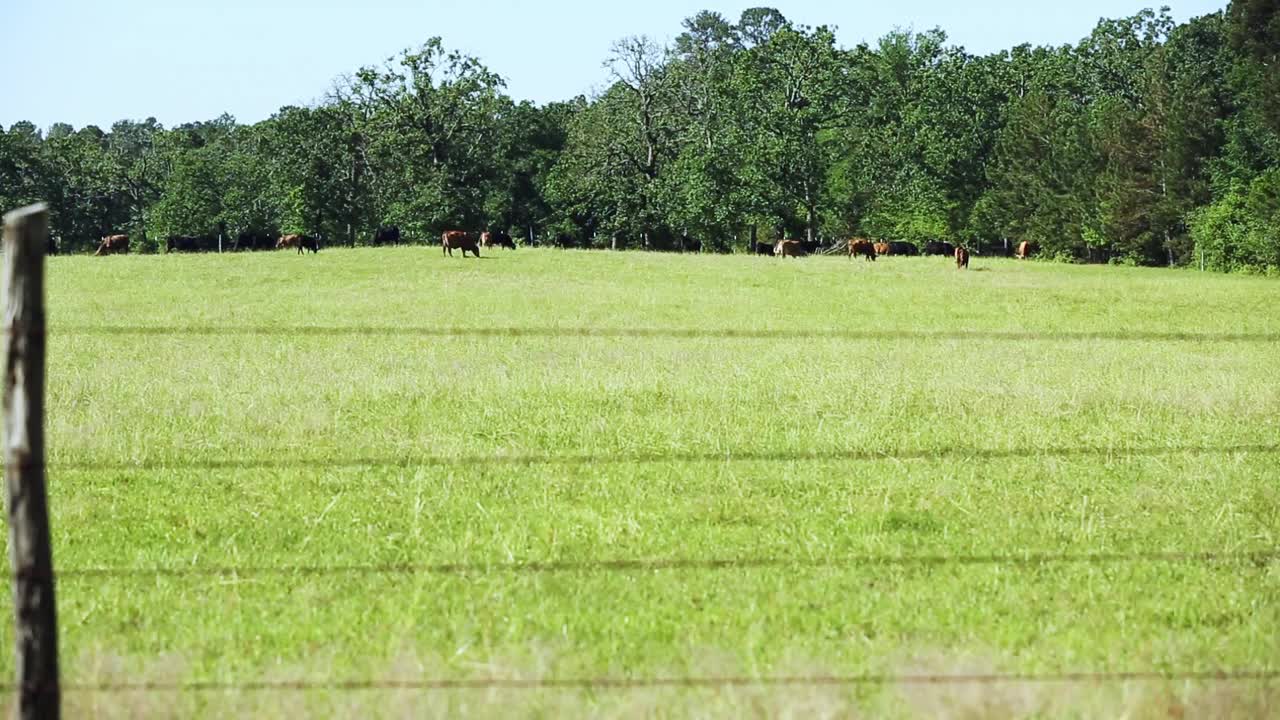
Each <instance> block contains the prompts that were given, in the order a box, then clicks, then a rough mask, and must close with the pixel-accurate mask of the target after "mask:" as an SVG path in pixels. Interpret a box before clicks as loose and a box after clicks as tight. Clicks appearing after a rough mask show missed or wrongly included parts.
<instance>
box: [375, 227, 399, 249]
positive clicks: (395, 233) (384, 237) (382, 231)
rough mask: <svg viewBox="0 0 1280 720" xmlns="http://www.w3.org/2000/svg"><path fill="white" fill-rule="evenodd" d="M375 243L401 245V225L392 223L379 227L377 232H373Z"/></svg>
mask: <svg viewBox="0 0 1280 720" xmlns="http://www.w3.org/2000/svg"><path fill="white" fill-rule="evenodd" d="M373 244H374V245H399V244H400V227H399V226H397V225H390V226H386V227H381V226H380V227H379V228H378V230H377V232H375V233H374V234H373Z"/></svg>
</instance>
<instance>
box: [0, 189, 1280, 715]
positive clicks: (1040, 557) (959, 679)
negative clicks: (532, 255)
mask: <svg viewBox="0 0 1280 720" xmlns="http://www.w3.org/2000/svg"><path fill="white" fill-rule="evenodd" d="M43 212H45V211H44V210H41V209H35V210H33V209H24V210H23V211H18V212H16V213H14V214H12V216H6V217H5V248H4V249H5V253H6V255H7V258H6V268H7V275H6V279H7V280H8V281H9V282H10V285H11V286H12V285H13V281H14V278H31V277H36V278H39V279H40V280H39V282H36V283H35V285H36V286H38V287H39V288H40V290H41V294H40V295H39V297H38V298H36V297H35V296H31V297H28V298H26V299H25V300H23V301H22V302H20V303H19V304H20V305H21V304H23V303H30V302H33V301H38V313H37V315H38V318H39V319H38V321H35V322H33V321H30V320H24V317H25V316H23V315H22V314H21V313H20V312H15V308H14V303H15V300H14V296H13V294H12V293H11V294H10V295H9V306H8V308H7V312H6V319H7V328H6V329H7V331H8V332H7V341H8V346H7V348H6V357H7V361H8V363H9V372H8V373H7V375H6V385H5V400H6V407H5V413H6V414H5V417H6V419H7V421H8V424H7V427H6V465H5V474H6V479H7V482H8V485H9V495H8V500H9V513H10V515H9V517H10V534H11V538H10V542H11V547H12V546H14V543H15V542H16V543H17V545H18V546H21V547H38V546H39V541H38V540H39V539H38V538H36V543H35V545H34V546H33V545H31V544H30V543H28V542H26V541H23V540H22V538H23V537H25V535H24V533H27V532H29V531H30V530H31V528H30V527H29V523H28V522H27V521H26V520H25V519H23V518H19V517H18V515H17V514H15V513H20V512H29V511H30V510H31V509H32V508H31V506H30V504H29V503H27V502H25V500H26V498H28V497H30V494H31V493H32V492H33V490H32V488H33V487H34V486H32V485H30V483H34V482H38V485H39V487H38V488H35V490H36V491H38V493H37V494H39V495H40V496H41V497H42V496H43V493H44V477H45V473H46V471H48V470H54V471H58V470H64V471H68V472H109V471H121V470H156V469H194V470H219V469H240V470H253V469H264V468H295V467H335V466H337V467H358V466H368V465H393V466H394V465H401V466H403V465H416V466H433V465H468V464H510V465H528V464H559V465H593V464H608V463H615V464H619V463H628V464H630V463H647V462H718V461H724V460H735V461H787V460H876V459H884V458H895V459H904V458H944V457H972V458H980V459H981V458H986V459H992V458H1000V457H1017V456H1022V455H1027V454H1036V455H1047V456H1056V457H1067V456H1077V455H1091V454H1098V455H1101V454H1112V453H1115V454H1123V455H1160V454H1169V453H1250V454H1280V444H1257V443H1255V444H1241V445H1233V446H1225V447H1210V446H1203V445H1185V446H1167V445H1166V446H1160V447H1152V448H1142V447H1136V448H1135V447H1117V448H1053V447H1042V448H1012V449H992V448H976V447H971V448H964V447H956V448H949V449H944V450H919V451H900V452H876V451H862V450H857V451H828V452H812V453H805V452H799V453H796V452H769V451H760V452H718V451H717V452H712V451H708V452H673V453H641V454H623V455H600V454H584V455H533V456H503V457H480V456H471V457H431V456H419V457H412V456H401V457H392V456H387V457H364V458H347V459H333V458H317V459H303V458H294V459H254V458H209V459H204V460H194V461H192V460H185V461H182V462H177V461H169V460H165V459H141V460H133V461H120V462H101V461H97V462H93V461H76V460H70V461H57V462H52V463H46V460H45V458H44V446H43V430H42V428H43V422H44V418H43V403H42V398H43V381H44V377H43V363H44V357H43V348H44V343H45V333H46V330H45V327H44V323H43V317H44V315H43V296H42V291H43V285H42V278H43V261H44V259H43V253H42V252H40V253H34V254H33V253H29V252H15V250H21V249H23V248H24V247H25V245H24V244H25V243H38V247H40V248H43V247H44V244H45V243H44V238H43V237H39V235H40V234H41V232H44V230H42V229H41V227H40V226H41V224H42V223H44V222H45V220H44V219H43V218H42V217H41V216H40V214H41V213H43ZM19 213H26V214H23V215H19ZM29 221H34V225H27V223H28V222H29ZM11 225H12V226H13V227H12V228H11ZM23 284H24V283H23V282H21V281H19V282H18V286H19V287H21V286H23ZM60 332H61V333H63V334H65V335H120V336H135V337H148V336H170V335H185V336H233V335H282V334H283V335H301V336H306V335H387V336H424V337H426V336H481V337H522V336H576V337H603V338H618V337H635V338H650V337H676V338H698V337H717V338H729V339H733V338H740V339H798V338H817V337H822V338H826V339H845V340H883V339H918V340H941V339H981V340H996V341H1036V340H1064V339H1065V340H1093V341H1111V340H1116V341H1133V340H1150V341H1163V342H1263V343H1274V342H1280V334H1278V333H1180V332H1138V333H1129V334H1125V333H1111V332H1077V333H1071V332H1060V333H1037V332H976V333H975V332H967V333H966V332H952V331H919V332H896V331H848V332H839V331H837V332H834V333H821V334H818V333H812V332H806V331H790V330H785V329H779V330H774V329H763V330H732V329H725V330H711V331H706V330H681V329H663V328H649V329H594V328H574V327H569V328H565V327H545V328H431V327H394V326H388V327H354V326H317V327H290V328H267V327H231V326H126V325H118V326H68V327H66V328H62V329H60ZM33 341H35V342H36V344H37V345H38V347H39V348H40V354H39V356H38V357H33V356H25V357H16V358H15V348H17V349H18V350H19V351H22V350H23V349H24V348H29V347H31V343H32V342H33ZM19 354H21V353H19ZM15 363H16V365H15ZM24 363H28V364H29V363H36V364H38V365H40V368H39V372H24V368H28V369H29V367H28V365H24ZM15 367H16V372H15ZM33 378H34V379H37V380H38V381H39V383H40V387H39V388H38V389H37V388H32V387H27V386H24V385H23V383H24V382H27V381H30V380H32V379H33ZM15 394H16V396H17V397H18V398H19V399H21V398H22V397H31V396H37V395H38V397H39V398H41V402H37V403H34V404H28V405H26V406H25V407H26V409H29V410H34V411H38V412H39V413H40V415H39V417H27V416H25V415H22V414H21V411H22V409H23V408H20V407H17V406H16V405H15V407H14V408H12V409H11V407H10V400H11V396H14V395H15ZM19 404H21V403H19ZM14 412H18V413H19V414H18V415H15V414H13V413H14ZM15 418H25V419H26V420H28V421H34V425H32V423H31V422H27V423H25V424H24V423H19V425H18V426H15V425H14V421H15ZM36 426H38V427H39V429H37V430H32V429H31V428H33V427H36ZM15 427H20V428H26V429H25V430H23V432H27V433H28V437H26V438H25V440H26V441H27V446H30V447H36V448H38V450H39V452H38V453H32V454H28V455H23V456H21V457H19V456H15V455H13V454H12V453H11V449H12V448H13V447H14V444H13V434H12V433H13V432H14V429H15ZM32 432H34V433H35V434H36V436H37V437H36V438H35V442H34V443H33V442H30V441H31V440H32V437H30V436H29V435H30V433H32ZM19 444H21V443H19ZM20 485H21V486H20ZM44 522H45V528H44V533H45V535H46V537H45V538H44V543H45V545H44V548H43V551H44V552H45V553H46V554H47V553H48V547H47V543H48V538H47V532H48V531H47V517H46V518H45V520H44ZM38 524H39V523H37V525H38ZM35 530H36V535H38V534H39V528H38V527H37V528H35ZM36 554H37V555H38V554H39V553H36ZM11 561H12V563H13V568H12V570H13V574H12V576H11V580H12V581H13V582H14V587H15V596H16V597H18V598H19V599H20V600H19V602H17V603H15V613H16V615H17V633H16V634H15V639H16V640H17V642H18V643H19V648H18V658H19V659H18V668H17V670H18V672H17V676H18V677H17V680H16V681H15V682H0V693H4V694H14V693H16V694H18V695H19V704H18V711H19V716H20V717H23V718H26V717H57V716H58V715H57V713H58V707H59V703H60V697H61V694H62V693H108V694H109V693H137V692H142V693H213V692H243V693H262V692H268V693H269V692H313V691H325V692H379V691H397V690H415V691H444V690H512V691H528V690H533V691H537V690H562V691H563V690H632V689H646V688H685V689H715V688H730V687H821V686H834V687H860V686H891V685H910V686H918V685H969V686H973V685H978V686H989V685H1004V684H1063V683H1073V684H1112V683H1134V682H1228V683H1271V682H1274V681H1277V680H1280V669H1274V668H1238V669H1220V670H1209V671H1206V670H1194V669H1185V670H1178V669H1170V670H1152V671H1115V672H1088V671H1078V672H1046V673H977V674H974V673H956V674H919V673H902V674H883V673H880V674H877V673H868V674H855V675H777V676H768V675H760V676H733V675H727V676H673V677H584V678H560V677H549V678H533V679H521V678H503V677H490V678H469V679H455V678H419V679H412V680H374V679H310V680H286V681H239V682H217V681H198V680H197V681H173V682H170V681H142V682H73V683H65V684H64V683H61V682H60V679H59V676H58V670H57V662H56V641H55V643H54V645H53V646H52V648H51V647H49V646H48V642H47V641H48V639H49V638H50V637H55V638H56V614H55V612H54V606H53V588H54V587H55V585H56V584H57V582H59V581H62V582H71V583H75V582H86V581H93V580H102V579H119V580H126V581H127V580H137V579H146V578H174V579H183V578H187V579H197V580H198V579H201V578H213V577H227V576H231V577H241V576H273V577H328V576H339V575H356V576H360V575H399V576H417V575H484V574H556V573H575V574H589V573H618V572H720V571H733V570H749V569H762V568H774V569H784V570H785V569H797V570H799V569H804V568H877V567H921V568H930V567H948V566H1008V567H1014V568H1033V567H1044V566H1051V565H1154V564H1167V565H1173V564H1184V565H1185V564H1194V565H1233V566H1254V567H1259V568H1266V567H1268V566H1270V564H1272V563H1275V562H1277V561H1280V548H1263V549H1255V550H1245V551H1232V552H1228V551H1206V552H1133V553H1119V552H1113V553H1051V552H1021V553H1008V554H913V555H907V554H862V555H857V554H851V555H841V556H804V555H798V556H774V557H721V558H681V557H673V558H616V559H594V560H527V561H509V560H503V561H499V560H494V561H484V560H478V561H471V562H439V563H388V564H345V565H308V564H280V565H219V566H213V565H190V566H186V565H169V566H153V567H71V568H61V569H58V570H56V571H55V570H54V568H53V566H52V561H51V560H50V561H48V562H47V563H42V562H40V561H39V560H38V558H36V559H34V560H33V559H31V558H26V557H23V556H22V553H15V554H11ZM24 597H32V598H35V600H36V601H37V602H35V604H31V603H25V602H23V601H22V600H21V599H22V598H24ZM41 602H43V603H45V604H44V605H41ZM33 608H38V609H41V611H42V612H35V613H33V612H32V609H33ZM42 613H44V614H42ZM45 614H47V617H46V616H45ZM33 640H40V641H41V642H33ZM50 653H52V655H51V654H50Z"/></svg>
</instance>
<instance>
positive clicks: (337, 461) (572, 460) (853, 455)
mask: <svg viewBox="0 0 1280 720" xmlns="http://www.w3.org/2000/svg"><path fill="white" fill-rule="evenodd" d="M1278 453H1280V444H1264V443H1252V444H1240V445H1222V446H1216V447H1215V446H1207V445H1165V446H1156V447H1039V448H1026V447H1024V448H980V447H965V446H956V447H945V448H933V449H923V450H815V451H798V452H797V451H770V450H764V451H760V450H754V451H753V450H743V451H738V450H712V451H687V450H685V451H680V450H677V451H672V452H645V453H620V454H605V453H601V454H592V453H585V454H578V455H572V454H566V455H534V454H511V455H496V454H495V455H458V456H448V455H419V456H414V455H400V456H396V455H384V456H373V455H370V456H366V457H348V458H278V457H276V458H269V457H268V458H209V459H197V460H191V459H183V460H167V459H163V458H161V459H149V458H142V459H137V460H120V461H92V462H91V461H78V460H54V461H46V462H45V463H44V467H45V468H46V469H47V470H68V471H74V472H114V471H131V470H271V469H281V470H287V469H299V468H311V469H314V468H344V469H349V468H360V467H470V466H485V465H497V466H501V465H511V466H529V465H556V466H576V465H646V464H656V463H664V462H671V463H714V462H775V463H776V462H873V461H878V460H944V459H973V460H1000V459H1016V458H1042V457H1055V458H1071V457H1094V456H1106V457H1160V456H1166V455H1182V454H1185V455H1231V454H1245V455H1274V454H1278ZM38 466H39V463H38V462H29V463H24V464H23V467H25V468H35V467H38Z"/></svg>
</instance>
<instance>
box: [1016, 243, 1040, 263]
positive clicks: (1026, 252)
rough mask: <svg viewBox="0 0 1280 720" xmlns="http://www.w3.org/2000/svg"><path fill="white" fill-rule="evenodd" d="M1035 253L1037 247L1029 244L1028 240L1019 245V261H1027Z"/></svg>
mask: <svg viewBox="0 0 1280 720" xmlns="http://www.w3.org/2000/svg"><path fill="white" fill-rule="evenodd" d="M1035 251H1036V246H1035V245H1033V244H1032V243H1029V242H1027V241H1026V240H1023V241H1022V242H1020V243H1018V259H1019V260H1026V259H1027V258H1029V257H1031V254H1032V253H1034V252H1035Z"/></svg>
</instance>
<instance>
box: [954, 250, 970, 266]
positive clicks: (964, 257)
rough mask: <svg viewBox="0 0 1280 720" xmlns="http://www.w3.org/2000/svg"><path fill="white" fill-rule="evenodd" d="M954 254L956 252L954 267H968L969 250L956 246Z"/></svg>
mask: <svg viewBox="0 0 1280 720" xmlns="http://www.w3.org/2000/svg"><path fill="white" fill-rule="evenodd" d="M955 254H956V269H957V270H967V269H969V251H968V250H965V249H964V248H963V247H958V248H956V253H955Z"/></svg>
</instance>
